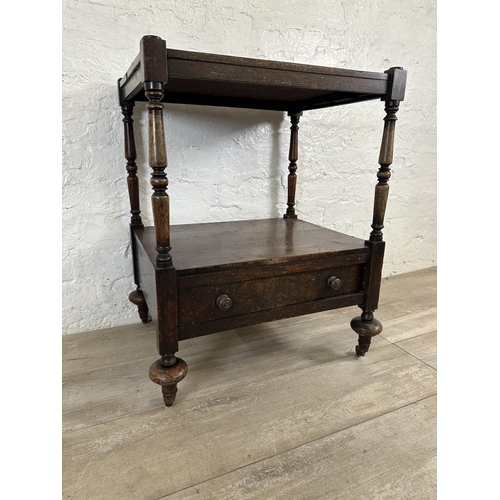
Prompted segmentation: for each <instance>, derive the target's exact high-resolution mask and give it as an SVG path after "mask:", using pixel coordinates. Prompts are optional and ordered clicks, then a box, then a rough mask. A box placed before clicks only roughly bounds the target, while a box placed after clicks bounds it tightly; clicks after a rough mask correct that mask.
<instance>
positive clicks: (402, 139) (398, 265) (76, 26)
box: [63, 0, 436, 333]
mask: <svg viewBox="0 0 500 500" xmlns="http://www.w3.org/2000/svg"><path fill="white" fill-rule="evenodd" d="M63 7H64V10H63V120H64V123H63V182H64V187H63V207H64V214H63V259H64V260H63V333H74V332H80V331H85V330H93V329H98V328H104V327H110V326H115V325H120V324H127V323H134V322H137V321H139V320H138V316H137V313H136V308H135V307H134V306H133V305H132V304H131V303H129V302H128V299H127V296H128V294H129V293H130V291H132V290H133V278H132V263H131V255H130V246H129V228H128V224H129V205H128V196H127V191H126V181H125V179H126V171H125V160H124V157H123V129H122V123H121V119H122V115H121V113H120V110H119V107H118V103H117V96H116V94H117V93H116V82H117V79H118V78H119V77H121V76H123V74H124V73H125V71H126V70H127V68H128V66H129V65H130V63H131V62H132V60H133V58H134V57H135V56H136V55H137V53H138V50H139V40H140V39H141V37H142V36H143V35H147V34H154V35H158V36H161V37H162V38H164V39H166V41H167V44H168V46H170V47H172V48H177V49H185V50H194V51H199V52H214V53H220V54H228V55H236V56H248V57H259V58H264V59H276V60H283V61H293V62H299V63H309V64H317V65H327V66H328V65H329V66H336V67H345V68H350V69H362V70H370V71H384V70H386V69H388V68H389V67H391V66H403V67H404V68H405V69H407V70H408V86H407V92H406V99H405V101H403V102H402V103H401V107H400V111H399V113H398V117H399V121H398V123H397V134H396V149H395V158H394V164H393V177H392V178H391V181H390V185H391V193H390V196H389V205H388V209H387V215H386V227H385V230H384V236H385V240H386V241H387V250H386V260H385V266H384V275H386V276H387V275H391V274H395V273H402V272H406V271H412V270H417V269H422V268H425V267H429V266H433V265H436V19H435V2H434V1H432V0H412V1H409V0H404V1H400V2H395V1H394V0H392V1H390V0H372V1H371V2H366V1H361V0H345V1H343V2H340V1H332V0H309V1H306V2H305V1H304V0H289V1H287V2H284V1H277V0H247V1H244V2H243V1H242V2H235V1H234V0H211V1H207V0H205V1H200V0H191V1H189V0H176V1H175V2H170V1H165V0H162V1H158V0H151V1H147V2H146V1H129V0H64V4H63ZM165 111H166V112H165V127H166V140H167V152H168V160H169V166H168V177H169V181H170V186H169V194H170V197H171V211H172V213H171V220H172V223H173V224H180V223H191V222H205V221H221V220H230V219H248V218H263V217H268V216H280V214H282V213H283V212H284V210H285V208H286V191H285V186H286V175H287V173H288V170H287V166H288V161H287V155H288V140H289V126H290V125H289V122H288V118H287V117H286V115H285V114H284V113H283V114H281V113H273V112H262V111H252V110H236V109H215V108H205V107H187V106H181V105H166V107H165ZM383 117H384V110H383V103H381V102H379V101H372V102H367V103H358V104H355V105H352V106H345V107H339V108H333V109H329V110H318V111H310V112H306V113H305V114H304V116H303V117H302V119H301V122H300V132H299V161H298V172H297V174H298V187H297V213H298V214H299V217H301V218H302V219H305V220H307V221H309V222H313V223H318V224H321V225H325V226H327V227H331V228H334V229H337V230H340V231H343V232H348V233H350V234H352V235H354V236H358V237H361V238H366V237H367V236H368V234H369V232H370V223H371V211H372V203H373V187H374V185H375V183H376V171H377V169H378V163H377V160H378V148H379V145H380V138H381V134H382V128H383ZM145 118H146V117H145V108H144V105H137V106H136V112H135V126H136V134H137V142H138V165H139V168H140V171H141V172H140V177H141V181H142V185H141V195H142V200H141V202H142V207H141V208H142V211H143V219H144V221H145V223H151V211H150V207H149V196H150V186H149V172H148V170H149V169H148V167H147V158H146V157H145V154H144V149H143V147H142V146H141V143H142V144H144V145H145V144H146V142H145V140H146V137H145V127H144V125H145ZM141 126H142V127H141Z"/></svg>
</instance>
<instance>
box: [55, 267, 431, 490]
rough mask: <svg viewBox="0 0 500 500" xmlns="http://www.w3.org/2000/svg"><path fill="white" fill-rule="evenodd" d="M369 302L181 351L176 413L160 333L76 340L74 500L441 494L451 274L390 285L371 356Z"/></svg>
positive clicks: (69, 380)
mask: <svg viewBox="0 0 500 500" xmlns="http://www.w3.org/2000/svg"><path fill="white" fill-rule="evenodd" d="M358 314H359V309H358V308H356V307H352V308H346V309H342V310H337V311H327V312H323V313H317V314H312V315H308V316H303V317H300V318H292V319H286V320H281V321H276V322H274V323H268V324H263V325H257V326H252V327H247V328H241V329H238V330H233V331H230V332H225V333H218V334H214V335H209V336H206V337H201V338H198V339H191V340H185V341H183V342H181V344H180V347H181V349H180V351H179V355H180V357H182V358H183V359H184V360H185V361H186V362H187V364H188V366H189V373H188V375H187V377H186V378H185V379H184V380H183V381H182V382H181V383H180V384H179V392H178V394H177V399H176V402H175V404H174V406H173V407H171V408H166V407H165V406H164V405H163V400H162V397H161V393H160V388H159V386H157V385H155V384H153V383H152V382H151V381H150V380H149V377H148V369H149V366H150V365H151V364H152V363H153V361H155V360H156V359H157V357H158V356H157V354H156V341H155V335H154V327H153V326H152V325H151V324H148V325H143V324H142V323H139V322H138V323H137V324H135V325H130V326H127V327H120V328H113V329H108V330H101V331H97V332H91V333H81V334H75V335H68V336H65V337H64V338H63V498H65V499H73V500H76V499H89V500H98V499H106V500H112V499H171V500H174V499H175V500H191V499H193V500H195V499H200V500H201V499H215V500H225V499H260V500H266V499H288V500H306V499H311V500H320V499H326V500H330V499H332V500H333V499H342V500H344V499H346V500H358V499H359V500H373V499H384V500H387V499H397V500H402V499H405V500H408V499H418V500H428V499H434V498H436V393H437V389H436V369H437V362H436V269H435V268H432V269H426V270H423V271H417V272H414V273H408V274H402V275H398V276H394V277H391V278H388V279H385V280H383V282H382V293H381V299H380V306H379V309H378V311H377V313H376V317H377V318H378V319H379V320H380V321H381V322H382V324H383V325H384V330H383V332H382V334H381V335H380V336H378V337H376V338H374V339H373V342H372V347H371V348H370V351H369V353H368V354H367V356H366V357H365V358H358V357H356V355H355V354H354V346H355V344H356V341H357V336H356V334H355V333H354V332H353V331H352V330H351V328H350V327H349V322H350V320H351V318H352V317H353V316H355V315H358Z"/></svg>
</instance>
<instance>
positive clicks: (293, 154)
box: [283, 111, 302, 219]
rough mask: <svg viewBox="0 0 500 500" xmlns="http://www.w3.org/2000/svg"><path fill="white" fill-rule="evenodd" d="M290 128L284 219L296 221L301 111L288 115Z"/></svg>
mask: <svg viewBox="0 0 500 500" xmlns="http://www.w3.org/2000/svg"><path fill="white" fill-rule="evenodd" d="M289 116H290V121H291V122H292V126H291V127H290V130H291V134H290V150H289V153H288V160H289V161H290V165H288V171H289V174H288V201H287V205H288V208H287V209H286V213H285V215H283V218H285V219H296V218H297V215H296V214H295V191H296V187H297V160H298V158H299V120H300V117H301V116H302V111H300V112H299V113H293V114H292V113H289Z"/></svg>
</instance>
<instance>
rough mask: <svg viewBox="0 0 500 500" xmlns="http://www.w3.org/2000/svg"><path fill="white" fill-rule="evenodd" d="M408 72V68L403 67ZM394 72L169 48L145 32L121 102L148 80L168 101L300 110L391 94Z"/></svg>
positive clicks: (137, 97) (140, 95) (122, 84)
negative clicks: (160, 88)
mask: <svg viewBox="0 0 500 500" xmlns="http://www.w3.org/2000/svg"><path fill="white" fill-rule="evenodd" d="M404 73H405V74H406V72H404ZM405 78H406V77H405ZM392 80H393V78H392V75H391V74H388V72H382V73H377V72H369V71H358V70H349V69H341V68H332V67H323V66H314V65H307V64H296V63H289V62H280V61H268V60H260V59H250V58H244V57H234V56H225V55H218V54H207V53H201V52H189V51H184V50H175V49H170V48H169V49H167V47H166V42H165V40H163V39H161V38H160V37H155V36H146V37H143V39H142V40H141V44H140V52H139V54H138V56H137V57H136V58H135V60H134V61H133V62H132V64H131V66H130V68H129V70H128V71H127V72H126V74H125V75H124V77H123V78H121V79H120V80H119V94H120V102H122V103H123V102H127V101H128V102H133V101H146V100H147V99H146V97H145V94H144V82H147V81H156V82H161V83H163V89H164V92H165V96H164V98H163V101H164V102H171V103H182V104H202V105H209V106H225V107H239V108H252V109H266V110H278V111H288V112H298V111H303V110H307V109H317V108H322V107H330V106H337V105H341V104H348V103H351V102H357V101H364V100H370V99H380V98H388V97H390V98H391V99H392V98H397V100H402V99H403V97H404V85H403V89H402V92H403V93H401V95H398V96H390V95H389V94H390V93H391V91H392Z"/></svg>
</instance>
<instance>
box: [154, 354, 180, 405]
mask: <svg viewBox="0 0 500 500" xmlns="http://www.w3.org/2000/svg"><path fill="white" fill-rule="evenodd" d="M187 372H188V367H187V364H186V362H185V361H184V360H183V359H181V358H176V359H175V363H174V364H172V365H171V366H163V365H162V364H161V360H160V359H159V360H158V361H155V362H154V363H153V364H152V365H151V368H150V369H149V378H150V379H151V380H152V381H153V382H154V383H155V384H158V385H160V386H161V392H162V394H163V401H164V402H165V406H168V407H170V406H172V405H173V404H174V401H175V396H176V394H177V384H178V383H179V382H180V381H181V380H182V379H183V378H184V377H185V376H186V375H187Z"/></svg>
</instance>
